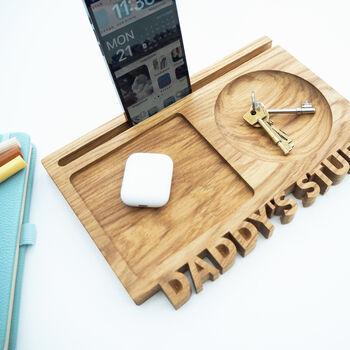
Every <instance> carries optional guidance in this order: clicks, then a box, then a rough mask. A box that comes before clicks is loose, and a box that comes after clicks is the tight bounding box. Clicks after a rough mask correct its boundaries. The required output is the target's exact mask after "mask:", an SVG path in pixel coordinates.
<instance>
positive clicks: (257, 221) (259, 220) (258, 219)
mask: <svg viewBox="0 0 350 350" xmlns="http://www.w3.org/2000/svg"><path fill="white" fill-rule="evenodd" d="M247 221H249V222H251V223H252V224H253V225H254V226H255V227H256V228H257V229H258V231H259V232H260V233H261V234H262V235H263V236H264V237H265V238H270V237H271V235H272V233H273V230H274V226H273V225H272V223H271V222H270V220H269V219H268V216H267V213H266V207H265V205H264V206H263V207H261V208H260V209H259V210H257V211H256V212H255V213H254V214H252V215H250V216H249V218H248V219H247Z"/></svg>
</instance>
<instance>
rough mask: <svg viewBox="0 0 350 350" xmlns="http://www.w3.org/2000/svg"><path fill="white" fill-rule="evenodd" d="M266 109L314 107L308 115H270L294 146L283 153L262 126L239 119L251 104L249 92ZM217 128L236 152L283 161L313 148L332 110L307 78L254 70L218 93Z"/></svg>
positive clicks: (325, 130) (321, 137)
mask: <svg viewBox="0 0 350 350" xmlns="http://www.w3.org/2000/svg"><path fill="white" fill-rule="evenodd" d="M252 91H255V97H256V101H257V102H262V103H264V105H265V107H266V108H267V109H285V108H296V107H301V105H302V104H303V103H304V102H306V101H308V102H312V104H313V107H315V108H316V113H315V114H311V115H299V116H298V115H296V114H275V115H270V119H271V120H272V121H273V122H274V125H275V126H276V127H277V128H279V129H281V130H283V131H284V132H286V133H287V135H288V136H289V137H290V138H291V139H292V140H293V141H294V144H295V147H294V149H293V150H292V152H291V153H290V154H289V155H288V156H284V155H283V153H282V151H281V150H280V148H279V147H278V146H277V145H275V144H274V143H273V142H272V140H271V139H270V138H269V136H268V135H267V134H266V132H265V131H264V130H263V129H262V128H254V127H252V126H250V125H248V124H247V123H246V122H245V121H244V120H243V115H244V114H245V113H246V112H247V111H248V110H249V108H250V106H251V92H252ZM215 118H216V123H217V125H218V127H219V129H220V131H221V132H222V133H223V134H224V135H225V137H226V139H227V140H228V141H229V142H230V143H231V144H232V145H233V146H234V147H235V148H237V149H238V150H239V151H241V152H242V153H245V154H248V155H250V156H252V157H253V158H256V159H263V160H266V161H287V160H291V159H300V158H303V157H306V156H307V155H309V154H312V153H313V152H315V151H317V150H318V149H319V148H320V147H321V146H322V145H323V144H324V143H325V142H326V140H327V138H328V136H329V134H330V132H331V129H332V112H331V109H330V107H329V104H328V102H327V100H326V99H325V97H324V96H323V95H322V93H321V92H320V91H319V90H318V89H317V88H316V87H315V86H313V85H312V84H310V83H309V82H308V81H306V80H304V79H302V78H300V77H298V76H296V75H293V74H289V73H285V72H280V71H272V70H271V71H270V70H269V71H256V72H251V73H248V74H245V75H243V76H241V77H239V78H237V79H235V80H234V81H233V82H231V83H230V84H228V85H226V87H225V88H224V89H223V90H222V92H221V93H220V95H219V97H218V99H217V101H216V105H215Z"/></svg>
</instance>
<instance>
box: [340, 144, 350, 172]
mask: <svg viewBox="0 0 350 350" xmlns="http://www.w3.org/2000/svg"><path fill="white" fill-rule="evenodd" d="M339 153H340V154H341V155H342V156H343V157H344V159H346V161H347V162H348V163H349V164H350V142H348V143H347V144H346V145H345V146H344V147H343V148H342V149H340V150H339ZM349 173H350V171H349Z"/></svg>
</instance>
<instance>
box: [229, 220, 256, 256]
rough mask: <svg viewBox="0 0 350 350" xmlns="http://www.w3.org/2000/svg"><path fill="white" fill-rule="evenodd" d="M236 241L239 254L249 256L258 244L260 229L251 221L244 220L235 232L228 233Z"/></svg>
mask: <svg viewBox="0 0 350 350" xmlns="http://www.w3.org/2000/svg"><path fill="white" fill-rule="evenodd" d="M228 235H229V236H230V237H231V239H232V240H233V241H234V243H235V245H236V247H237V250H238V252H239V254H241V255H242V256H243V257H245V256H247V255H248V254H249V253H250V252H251V251H252V250H253V249H254V248H255V246H256V242H257V240H258V230H257V228H256V227H255V226H254V225H253V224H252V223H250V222H247V221H243V223H242V224H241V225H240V227H239V228H238V229H237V230H236V231H234V232H233V233H228Z"/></svg>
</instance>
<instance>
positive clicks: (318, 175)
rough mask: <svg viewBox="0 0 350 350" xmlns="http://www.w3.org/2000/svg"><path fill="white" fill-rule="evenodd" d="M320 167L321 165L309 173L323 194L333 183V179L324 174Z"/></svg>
mask: <svg viewBox="0 0 350 350" xmlns="http://www.w3.org/2000/svg"><path fill="white" fill-rule="evenodd" d="M322 169H323V166H320V167H319V169H317V170H316V171H315V173H314V174H312V175H311V179H312V180H313V181H315V182H316V183H317V184H318V185H319V186H320V190H321V194H325V193H326V192H327V191H328V190H329V188H330V187H331V186H332V185H333V181H332V180H330V179H329V178H328V177H327V176H326V175H325V173H324V172H323V171H322Z"/></svg>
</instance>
